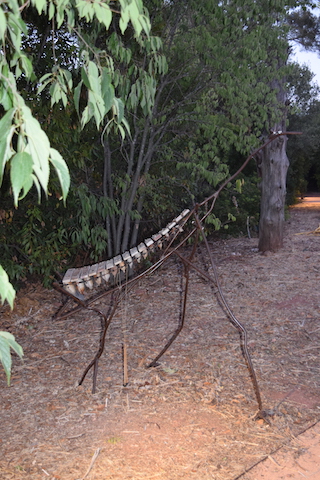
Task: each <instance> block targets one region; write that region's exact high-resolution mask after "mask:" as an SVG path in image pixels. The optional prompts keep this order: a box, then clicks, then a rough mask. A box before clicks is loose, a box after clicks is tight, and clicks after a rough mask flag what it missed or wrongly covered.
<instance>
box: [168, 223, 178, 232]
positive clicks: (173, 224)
mask: <svg viewBox="0 0 320 480" xmlns="http://www.w3.org/2000/svg"><path fill="white" fill-rule="evenodd" d="M175 225H177V222H175V221H173V222H171V223H169V224H168V225H167V228H169V230H171V229H172V228H173V227H174V226H175Z"/></svg>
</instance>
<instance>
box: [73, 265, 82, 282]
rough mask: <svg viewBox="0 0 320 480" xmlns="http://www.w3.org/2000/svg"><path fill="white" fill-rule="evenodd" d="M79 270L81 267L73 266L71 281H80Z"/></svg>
mask: <svg viewBox="0 0 320 480" xmlns="http://www.w3.org/2000/svg"><path fill="white" fill-rule="evenodd" d="M81 270H82V268H75V269H74V271H73V273H72V276H71V282H72V283H74V282H80V280H81V276H80V275H81Z"/></svg>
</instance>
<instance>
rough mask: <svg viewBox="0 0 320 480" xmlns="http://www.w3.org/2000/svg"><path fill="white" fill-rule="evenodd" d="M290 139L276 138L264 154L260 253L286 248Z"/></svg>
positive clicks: (262, 160) (262, 162)
mask: <svg viewBox="0 0 320 480" xmlns="http://www.w3.org/2000/svg"><path fill="white" fill-rule="evenodd" d="M279 126H280V125H278V126H277V127H279ZM286 146H287V137H286V136H285V135H283V136H281V137H278V138H276V139H275V140H274V141H273V142H271V143H269V145H267V147H266V148H265V149H264V150H263V151H262V152H261V158H260V162H259V163H260V165H259V167H260V172H261V177H262V180H261V207H260V224H259V250H260V251H261V252H266V251H273V252H274V251H277V250H279V249H280V248H281V247H282V246H283V230H284V210H285V200H286V178H287V171H288V167H289V160H288V157H287V153H286Z"/></svg>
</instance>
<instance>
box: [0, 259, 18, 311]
mask: <svg viewBox="0 0 320 480" xmlns="http://www.w3.org/2000/svg"><path fill="white" fill-rule="evenodd" d="M15 295H16V292H15V291H14V288H13V286H12V285H11V283H10V282H9V278H8V275H7V272H6V271H5V270H4V269H3V268H2V266H1V265H0V298H1V302H2V303H3V302H4V301H5V300H7V302H8V303H9V305H10V307H11V309H12V308H13V301H14V298H15Z"/></svg>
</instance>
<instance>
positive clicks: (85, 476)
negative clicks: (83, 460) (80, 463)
mask: <svg viewBox="0 0 320 480" xmlns="http://www.w3.org/2000/svg"><path fill="white" fill-rule="evenodd" d="M99 453H100V448H97V450H96V451H95V452H94V454H93V457H92V460H91V463H90V465H89V468H88V470H87V471H86V473H85V474H84V476H83V477H82V478H81V480H84V479H85V478H87V476H88V475H89V473H90V472H91V470H92V468H93V465H94V462H95V461H96V460H97V458H98V455H99Z"/></svg>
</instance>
